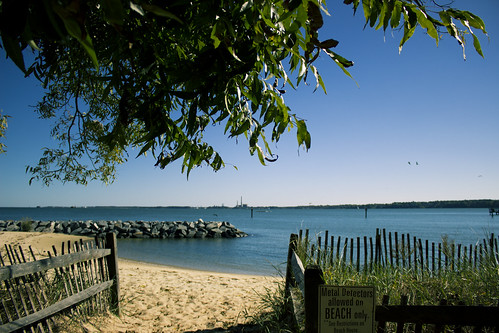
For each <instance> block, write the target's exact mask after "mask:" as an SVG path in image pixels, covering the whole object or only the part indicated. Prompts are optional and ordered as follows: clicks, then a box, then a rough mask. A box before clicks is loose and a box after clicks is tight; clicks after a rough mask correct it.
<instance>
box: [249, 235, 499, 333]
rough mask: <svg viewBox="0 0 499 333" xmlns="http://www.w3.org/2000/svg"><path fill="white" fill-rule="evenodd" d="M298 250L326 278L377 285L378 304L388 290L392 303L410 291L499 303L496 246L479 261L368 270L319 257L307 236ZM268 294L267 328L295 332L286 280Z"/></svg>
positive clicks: (415, 296) (421, 300) (448, 247)
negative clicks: (433, 267)
mask: <svg viewBox="0 0 499 333" xmlns="http://www.w3.org/2000/svg"><path fill="white" fill-rule="evenodd" d="M442 241H443V244H442V245H443V249H444V251H445V252H447V253H451V252H452V248H453V247H455V244H454V242H453V241H451V240H449V239H448V237H443V240H442ZM496 248H497V246H496ZM296 253H297V254H298V256H299V257H300V258H301V260H302V262H303V263H304V266H306V265H308V264H317V263H319V266H320V267H321V269H322V271H323V277H324V281H325V284H328V285H342V286H374V287H375V290H376V304H381V302H382V298H383V296H384V295H388V296H389V298H390V304H400V300H401V298H402V296H406V297H407V301H408V303H407V304H409V305H438V304H439V302H440V301H441V300H442V299H445V300H446V301H447V304H449V305H458V304H463V303H464V304H466V305H475V306H476V305H483V306H497V305H498V304H499V263H498V259H497V258H499V256H498V253H497V250H496V251H494V253H492V254H489V255H487V256H484V257H483V258H481V260H477V262H476V264H475V261H474V260H472V261H470V260H469V258H466V257H464V258H462V260H461V261H460V262H457V261H456V262H454V263H453V265H448V266H446V265H442V266H441V269H440V270H437V271H435V272H431V271H429V270H421V269H420V268H418V269H416V270H415V269H414V268H409V267H399V266H393V265H390V264H388V265H372V266H369V269H367V270H364V269H363V268H361V269H360V271H357V267H356V264H355V263H354V264H350V261H346V262H345V261H344V260H343V258H341V256H340V257H339V258H333V260H332V261H330V260H317V259H316V254H317V245H316V244H314V243H313V242H310V241H309V240H308V239H307V238H306V239H305V240H302V241H301V242H299V244H298V247H297V249H296ZM328 259H329V258H328ZM263 300H264V303H265V304H266V305H267V306H269V308H271V309H272V313H268V314H265V315H264V316H262V318H260V319H259V321H260V322H261V323H263V324H262V332H293V326H292V325H291V324H290V322H291V320H290V314H289V299H287V298H286V297H285V292H284V285H282V286H280V288H279V290H278V291H277V292H276V293H275V294H269V295H264V297H263Z"/></svg>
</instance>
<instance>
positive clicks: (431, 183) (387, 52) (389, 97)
mask: <svg viewBox="0 0 499 333" xmlns="http://www.w3.org/2000/svg"><path fill="white" fill-rule="evenodd" d="M454 5H455V7H457V8H460V9H467V10H470V11H472V12H473V13H475V14H477V15H479V16H480V17H482V19H484V21H485V24H486V28H487V31H488V33H489V37H490V41H489V40H488V39H487V38H486V37H483V36H482V35H480V34H478V35H479V36H480V40H481V42H482V48H483V51H484V54H485V59H482V58H481V57H480V56H478V55H477V54H476V53H475V51H474V50H473V47H472V45H471V40H470V41H469V45H468V46H467V52H466V54H467V60H466V61H463V57H462V52H461V47H460V46H459V45H458V44H457V43H456V42H455V41H454V40H453V39H451V38H450V37H448V36H444V38H443V40H441V41H440V44H439V46H438V47H436V45H435V42H434V41H433V40H431V39H430V38H429V37H428V36H426V35H425V34H424V32H423V30H422V29H420V28H418V30H417V32H416V34H415V36H414V37H413V38H412V39H411V40H410V41H409V42H408V43H407V44H406V45H405V46H404V49H403V51H402V53H401V54H400V55H399V53H398V43H399V40H400V34H399V33H397V32H394V33H393V34H392V32H387V33H386V35H384V34H383V32H382V31H374V30H372V29H369V28H367V29H366V30H363V23H364V21H363V14H362V12H360V11H359V13H358V14H357V16H356V17H353V16H352V10H351V8H350V7H347V6H345V5H343V4H342V3H341V2H340V1H329V7H328V8H329V10H330V12H331V14H332V16H331V17H327V18H326V19H325V20H326V21H325V27H324V28H323V29H322V30H321V31H320V32H321V39H327V38H328V37H332V38H335V39H337V40H339V41H340V44H339V46H338V47H337V49H336V51H337V52H338V53H339V54H341V55H343V56H345V57H347V58H349V59H350V60H353V61H354V62H355V66H354V67H353V68H352V70H351V73H352V75H353V76H354V78H355V80H356V82H358V84H359V86H357V85H356V84H355V82H354V81H353V80H351V79H350V78H348V77H346V76H345V75H344V74H343V73H342V72H341V70H339V69H338V68H337V66H335V65H334V64H333V63H332V61H330V60H329V59H327V58H326V56H325V55H324V56H322V58H321V59H320V60H319V69H320V73H321V75H322V76H323V78H324V81H325V83H326V87H327V95H325V94H324V93H323V92H320V91H317V92H316V93H312V90H313V89H312V88H313V86H314V83H313V82H311V87H307V86H305V85H300V87H299V88H298V90H297V91H292V90H291V89H290V88H288V89H287V93H286V94H285V98H286V101H287V103H288V104H289V106H290V107H291V109H292V111H293V112H294V113H297V114H299V115H300V116H302V117H303V118H305V119H306V120H307V124H308V127H309V130H310V132H311V134H312V148H311V149H310V150H309V151H308V152H305V151H303V150H299V149H298V147H297V144H296V136H295V133H294V132H292V133H289V134H288V135H285V136H283V137H282V139H281V141H280V142H279V143H278V144H276V145H275V146H273V147H274V149H273V152H274V153H276V154H278V155H279V159H278V161H277V162H275V163H271V164H269V165H268V166H261V165H260V163H259V161H258V158H256V157H251V156H250V155H249V152H248V149H247V146H248V144H247V142H246V141H245V139H244V138H240V139H239V142H236V141H235V140H233V139H228V138H226V137H224V136H223V134H222V133H223V128H218V127H217V128H214V129H212V130H211V132H210V133H208V134H207V136H206V137H207V138H208V139H209V140H211V141H210V142H211V143H212V144H213V145H214V147H215V148H216V149H218V150H219V151H220V153H221V154H222V156H223V157H224V159H225V161H226V163H227V167H226V168H225V169H224V170H222V171H219V172H217V173H215V172H213V171H211V170H209V169H208V168H206V167H204V168H200V169H197V170H194V171H192V173H191V175H190V177H189V179H188V180H187V178H186V175H185V174H181V172H180V164H174V165H172V166H170V167H168V168H167V169H165V170H160V169H157V168H155V167H154V161H153V160H152V159H149V158H139V159H134V158H133V157H134V156H135V155H136V154H134V153H131V154H130V155H131V158H130V160H129V162H128V163H126V164H125V165H123V166H121V167H120V168H119V173H118V178H117V180H116V182H115V183H114V184H112V185H109V186H106V185H103V184H101V183H97V182H96V183H91V184H89V185H88V186H86V187H85V186H79V185H73V184H64V185H63V184H60V183H54V184H53V185H51V186H50V187H44V186H43V185H42V184H40V183H34V184H32V185H31V186H29V185H28V181H29V175H28V174H26V173H25V168H26V166H27V165H35V164H36V162H37V161H38V159H39V158H40V157H41V152H42V150H41V149H42V148H43V147H44V146H52V147H54V145H55V144H56V142H55V141H54V140H53V139H51V138H50V122H49V121H42V120H40V119H38V118H37V115H36V114H35V113H34V111H33V109H32V108H31V107H30V106H31V105H35V103H36V101H37V100H39V99H40V98H41V96H42V93H43V91H42V89H41V88H40V85H39V84H38V83H37V81H36V80H35V79H25V78H23V75H22V73H21V72H20V71H19V70H17V68H15V67H14V65H12V64H11V62H10V60H5V53H4V51H3V50H0V58H1V59H0V109H2V110H3V114H7V115H10V116H11V118H9V127H8V130H7V138H6V139H5V140H4V143H5V144H7V150H8V151H7V153H6V154H1V155H0V206H4V207H5V206H38V205H40V206H49V205H53V206H70V205H76V206H93V205H139V206H159V205H161V206H169V205H191V206H210V205H221V204H224V205H226V206H233V205H235V204H236V202H237V201H238V200H240V197H241V196H242V197H243V201H244V203H247V204H249V205H280V206H289V205H308V204H315V205H330V204H343V203H352V204H362V203H385V202H388V203H389V202H395V201H431V200H463V199H482V198H491V199H498V198H499V20H498V19H497V13H498V12H499V2H498V1H497V0H479V1H462V0H461V1H456V2H455V3H454ZM408 162H411V164H409V163H408ZM416 162H418V165H416ZM231 164H232V165H237V168H238V170H236V169H235V168H233V167H231Z"/></svg>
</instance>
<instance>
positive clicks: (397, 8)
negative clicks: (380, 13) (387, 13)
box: [390, 1, 402, 29]
mask: <svg viewBox="0 0 499 333" xmlns="http://www.w3.org/2000/svg"><path fill="white" fill-rule="evenodd" d="M401 15H402V3H401V2H400V1H396V2H395V5H394V7H393V11H392V17H391V18H390V26H391V28H392V29H395V28H396V27H398V26H399V25H400V18H401Z"/></svg>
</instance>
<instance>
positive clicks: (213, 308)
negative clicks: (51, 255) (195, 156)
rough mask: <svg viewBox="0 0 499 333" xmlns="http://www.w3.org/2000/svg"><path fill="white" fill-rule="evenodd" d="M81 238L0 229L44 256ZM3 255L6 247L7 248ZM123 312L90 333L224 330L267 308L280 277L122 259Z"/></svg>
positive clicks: (88, 327)
mask: <svg viewBox="0 0 499 333" xmlns="http://www.w3.org/2000/svg"><path fill="white" fill-rule="evenodd" d="M81 238H82V237H80V236H70V235H63V234H48V233H24V232H0V245H1V248H0V251H2V250H3V248H4V244H12V245H21V246H23V248H24V247H26V248H27V246H28V245H31V246H32V248H33V249H34V250H35V253H36V254H38V255H40V256H43V255H44V254H46V251H47V250H51V248H52V245H55V246H56V247H58V248H60V245H61V243H62V242H63V241H68V240H72V241H74V240H79V239H81ZM2 253H3V251H2ZM118 266H119V275H120V293H121V306H122V315H121V317H119V318H118V317H116V316H113V315H108V316H101V317H99V318H92V320H91V321H90V322H88V323H83V324H82V325H81V328H82V331H86V332H219V331H221V330H219V329H222V328H229V327H233V326H236V325H239V324H246V323H248V322H250V321H251V319H252V318H253V317H255V316H257V315H258V314H259V313H261V312H262V311H268V309H265V306H264V304H263V302H262V295H265V294H267V293H269V292H272V291H273V290H275V289H277V287H278V283H279V282H281V280H282V278H280V277H271V276H253V275H240V274H226V273H216V272H206V271H197V270H189V269H183V268H178V267H170V266H163V265H154V264H148V263H143V262H137V261H131V260H125V259H119V264H118Z"/></svg>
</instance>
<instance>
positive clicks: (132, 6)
mask: <svg viewBox="0 0 499 333" xmlns="http://www.w3.org/2000/svg"><path fill="white" fill-rule="evenodd" d="M130 9H131V10H133V11H135V12H137V13H139V14H140V15H141V16H144V15H146V13H145V12H144V10H143V9H142V7H141V6H140V5H137V4H135V3H133V2H132V1H130Z"/></svg>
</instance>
